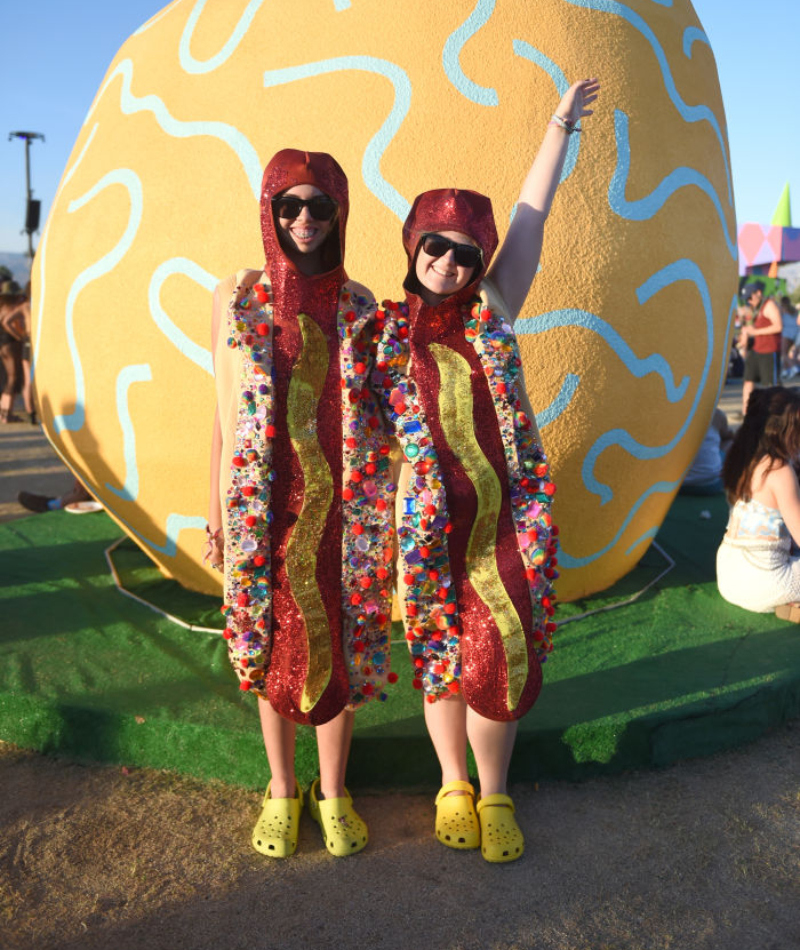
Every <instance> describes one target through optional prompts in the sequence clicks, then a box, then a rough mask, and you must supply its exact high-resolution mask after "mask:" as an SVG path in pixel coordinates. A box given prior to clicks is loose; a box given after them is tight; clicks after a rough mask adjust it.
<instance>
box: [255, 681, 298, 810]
mask: <svg viewBox="0 0 800 950" xmlns="http://www.w3.org/2000/svg"><path fill="white" fill-rule="evenodd" d="M258 714H259V716H260V717H261V734H262V735H263V737H264V747H265V749H266V750H267V761H268V762H269V770H270V772H271V773H272V784H271V787H270V794H271V796H272V798H294V796H295V788H296V786H295V777H294V746H295V732H296V727H295V724H294V723H293V722H291V720H289V719H284V718H283V716H281V715H280V713H277V712H276V711H275V710H274V709H273V708H272V706H271V705H270V704H269V702H268V701H267V700H266V699H262V698H261V697H260V696H259V697H258Z"/></svg>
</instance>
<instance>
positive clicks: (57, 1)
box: [0, 0, 800, 251]
mask: <svg viewBox="0 0 800 950" xmlns="http://www.w3.org/2000/svg"><path fill="white" fill-rule="evenodd" d="M186 2H187V3H188V2H190V0H186ZM296 2H298V3H300V2H302V0H296ZM354 2H372V3H375V2H380V0H354ZM434 2H437V0H434ZM438 2H446V0H438ZM520 2H521V0H520ZM525 2H534V0H525ZM658 2H661V3H665V2H666V0H658ZM671 2H675V3H684V2H687V0H671ZM165 5H166V3H165V2H162V0H120V2H114V0H77V2H67V0H4V2H3V4H2V6H1V7H0V9H1V10H2V22H3V30H2V33H3V40H4V42H3V55H2V59H1V60H0V89H2V105H0V183H2V185H1V187H2V195H1V196H0V251H24V250H25V249H26V248H27V239H26V237H25V235H23V234H21V233H20V229H21V228H22V227H23V224H24V209H25V163H24V151H25V150H24V145H23V143H22V142H21V141H13V142H9V141H8V140H7V135H8V132H11V131H16V130H18V129H23V130H26V131H34V132H43V133H44V134H45V136H46V139H47V140H46V142H45V143H41V142H36V143H35V144H34V145H33V147H32V179H33V188H34V197H36V198H39V199H40V200H41V202H42V224H44V220H45V218H46V215H47V212H48V210H49V208H50V203H51V202H52V200H53V197H54V195H55V192H56V188H57V187H58V182H59V179H60V177H61V173H62V171H63V170H64V167H65V165H66V163H67V159H68V158H69V155H70V153H71V151H72V147H73V145H74V143H75V139H76V138H77V135H78V131H79V129H80V126H81V123H82V122H83V119H84V117H85V115H86V112H87V111H88V108H89V106H90V104H91V102H92V99H93V97H94V94H95V92H96V91H97V89H98V88H99V86H100V83H101V81H102V78H103V76H104V75H105V72H106V69H107V68H108V65H109V63H110V62H111V60H112V59H113V57H114V55H115V54H116V52H117V50H118V49H119V47H120V46H121V45H122V43H123V42H124V41H125V40H126V39H127V37H128V36H129V35H130V34H131V33H132V32H133V31H134V30H135V29H137V28H138V27H139V26H141V24H142V23H144V22H145V20H147V19H149V18H150V17H151V16H152V15H153V14H154V13H157V12H158V10H160V9H161V8H162V7H163V6H165ZM694 7H695V10H696V11H697V14H698V16H699V17H700V20H701V22H702V24H703V27H704V28H705V31H706V33H707V35H708V37H709V39H710V41H711V45H712V48H713V50H714V54H715V56H716V60H717V66H718V69H719V74H720V84H721V87H722V95H723V99H724V102H725V111H726V115H727V120H728V132H729V139H730V147H731V158H732V166H733V181H734V190H735V197H736V207H737V217H738V220H739V222H740V223H742V222H744V221H759V222H763V223H768V222H769V219H770V218H771V217H772V212H773V211H774V209H775V206H776V204H777V202H778V198H779V197H780V193H781V190H782V189H783V185H784V183H785V182H787V181H788V182H789V183H790V187H791V190H792V194H793V200H794V205H795V209H794V221H793V222H792V223H793V224H794V225H795V226H800V112H799V111H798V108H797V98H796V86H797V80H796V73H797V68H798V67H797V56H796V53H790V52H786V53H784V54H782V53H781V52H780V50H781V49H782V48H785V49H786V50H787V51H788V50H793V49H795V47H796V41H797V39H798V37H800V0H760V2H759V3H757V4H753V3H751V2H749V0H695V3H694ZM37 240H38V237H37V238H35V239H34V243H36V241H37Z"/></svg>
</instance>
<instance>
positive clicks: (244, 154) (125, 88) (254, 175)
mask: <svg viewBox="0 0 800 950" xmlns="http://www.w3.org/2000/svg"><path fill="white" fill-rule="evenodd" d="M117 76H122V91H121V92H120V98H119V107H120V109H121V110H122V112H123V113H124V114H125V115H132V114H133V113H135V112H152V113H153V117H154V118H155V120H156V122H158V124H159V125H160V126H161V128H162V129H163V130H164V131H165V132H166V133H167V135H171V136H173V138H178V139H186V138H192V137H193V136H195V135H207V136H208V137H209V138H215V139H219V141H220V142H224V143H225V145H227V146H228V147H229V148H230V149H232V150H233V152H234V154H235V155H236V157H237V158H238V159H239V161H240V162H241V163H242V168H243V169H244V173H245V175H246V176H247V180H248V181H249V183H250V188H251V189H252V192H253V195H254V196H255V198H256V199H258V197H259V195H260V194H261V172H262V168H261V161H260V159H259V157H258V153H257V152H256V150H255V149H254V148H253V146H252V145H251V144H250V141H249V140H248V139H247V137H246V136H244V135H242V133H241V132H240V131H239V130H238V129H236V128H234V126H232V125H228V124H227V123H226V122H205V121H203V122H183V121H182V120H181V119H176V118H175V117H174V116H173V115H171V114H170V112H169V110H168V109H167V107H166V106H165V105H164V103H163V102H162V100H161V99H159V98H158V96H154V95H148V96H141V97H138V96H134V95H133V93H132V92H131V79H132V78H133V63H132V62H131V61H130V60H129V59H124V60H123V61H122V62H121V63H119V65H118V66H117V68H116V69H115V70H114V71H113V72H112V73H111V75H110V76H109V77H108V79H107V80H106V81H105V83H104V84H103V87H102V89H101V90H100V92H99V93H98V94H97V98H96V99H95V101H94V103H93V105H92V108H91V109H90V110H89V115H91V114H92V112H93V111H94V109H95V108H96V107H97V103H98V102H99V101H100V98H101V96H102V95H103V93H104V92H105V91H106V89H107V88H108V85H109V83H111V82H113V81H114V79H116V77H117ZM86 118H87V119H88V118H89V116H88V115H87V117H86Z"/></svg>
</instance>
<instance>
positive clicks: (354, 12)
mask: <svg viewBox="0 0 800 950" xmlns="http://www.w3.org/2000/svg"><path fill="white" fill-rule="evenodd" d="M289 37H296V38H297V39H298V40H299V41H300V42H297V43H293V42H286V40H287V38H289ZM277 38H281V39H282V42H277V41H276V39H277ZM588 75H596V76H599V77H600V78H601V80H602V82H603V96H602V103H601V105H600V107H599V109H598V112H597V114H596V115H595V117H594V118H593V120H592V123H591V128H588V127H587V130H586V132H585V133H584V134H583V135H575V136H573V137H572V139H571V142H570V151H569V155H568V159H567V163H566V167H565V169H564V173H563V183H562V185H561V187H560V188H559V191H558V195H557V197H556V201H555V205H554V208H553V212H552V214H551V216H550V219H549V222H548V225H547V233H546V237H545V247H544V255H543V258H542V264H541V271H540V273H539V275H538V277H537V279H536V281H535V282H534V287H533V290H532V292H531V294H530V296H529V298H528V300H527V302H526V305H525V308H524V310H523V316H522V317H521V319H520V320H519V321H518V323H517V327H516V329H517V334H518V336H519V339H520V345H521V350H522V359H523V365H524V371H525V377H526V381H527V388H528V391H529V394H530V397H531V401H532V404H533V407H534V409H535V411H536V414H537V416H538V419H539V424H540V427H541V430H542V435H543V439H544V443H545V448H546V450H547V453H548V455H549V457H550V459H551V461H552V467H553V473H554V479H555V482H556V483H557V485H558V495H557V496H556V501H555V509H554V510H555V516H556V520H557V522H558V523H559V524H560V527H561V542H562V554H561V557H560V568H559V570H560V571H561V578H560V580H559V595H560V597H561V598H562V599H571V598H575V597H578V596H580V595H582V594H585V593H588V592H592V591H596V590H601V589H603V588H605V587H607V586H608V585H610V584H612V583H613V582H614V581H615V580H617V579H618V578H619V577H621V576H623V575H624V574H625V573H627V572H628V571H629V570H630V569H631V568H632V567H634V566H635V565H636V563H637V562H638V560H639V559H640V558H641V556H642V554H643V553H644V552H645V551H646V550H647V548H648V546H649V545H650V543H651V541H652V539H653V537H654V536H655V534H656V532H657V531H658V528H659V525H660V524H661V522H662V519H663V518H664V515H665V513H666V512H667V510H668V508H669V506H670V503H671V501H672V498H673V496H674V494H675V492H676V491H677V489H678V486H679V485H680V483H681V480H682V477H683V474H684V472H685V471H686V469H687V467H688V466H689V464H690V462H691V460H692V458H693V456H694V454H695V451H696V449H697V447H698V445H699V444H700V441H701V439H702V437H703V434H704V432H705V430H706V427H707V423H708V419H709V418H710V416H711V413H712V410H713V408H714V406H715V405H716V403H717V399H718V395H719V391H720V387H721V385H722V383H723V380H724V374H725V366H726V356H727V352H728V350H729V348H730V347H729V338H730V332H731V319H732V314H733V312H734V307H735V303H736V260H737V243H736V234H735V216H734V208H733V198H732V186H731V170H730V162H729V158H728V145H727V141H726V135H725V127H726V126H725V118H724V112H723V107H722V101H721V97H720V90H719V83H718V79H717V70H716V65H715V62H714V57H713V54H712V52H711V49H710V47H709V43H708V39H707V37H706V36H705V34H704V33H703V30H702V27H701V25H700V23H699V21H698V19H697V16H696V14H695V13H694V11H693V9H692V6H691V4H690V3H689V2H685V3H681V4H672V3H671V2H665V0H628V2H618V0H537V2H536V3H519V2H517V0H452V2H449V3H446V4H431V3H428V2H423V0H380V2H376V0H317V2H315V3H313V4H312V3H310V2H298V0H270V2H269V3H267V2H265V0H250V2H247V3H245V2H244V0H240V2H235V3H234V2H231V0H176V2H174V3H172V4H170V5H169V6H167V7H165V8H164V9H163V10H162V11H161V12H160V13H158V14H157V15H156V16H154V17H153V18H152V19H151V20H149V21H148V22H147V23H145V24H144V25H143V26H142V27H141V28H140V29H139V30H137V31H136V33H134V34H133V35H132V36H131V37H130V38H129V39H128V40H127V41H126V42H125V44H124V45H123V46H122V48H121V49H120V51H119V52H118V54H117V56H116V57H115V58H114V60H113V61H112V63H111V65H110V67H109V70H108V73H107V75H106V76H105V78H104V80H103V82H102V84H101V86H100V88H99V90H98V91H97V94H96V96H95V99H94V101H93V102H92V103H91V105H90V107H89V109H88V114H87V116H86V120H85V123H84V125H83V127H82V129H81V131H80V133H79V135H78V139H77V141H76V143H75V147H74V151H73V153H72V155H71V157H70V159H69V163H68V165H67V168H66V169H65V171H64V175H63V178H62V181H61V184H60V187H59V189H58V193H57V195H56V197H55V200H54V203H53V207H52V210H51V213H50V216H49V220H48V222H47V226H46V229H45V231H44V234H43V237H42V241H41V243H40V247H39V252H38V255H37V259H36V261H35V266H34V270H33V283H34V307H33V310H34V334H33V337H34V345H35V375H36V383H37V387H38V391H39V394H40V398H41V402H42V410H43V412H42V415H43V421H44V424H45V428H46V431H47V433H48V436H49V438H50V439H51V441H52V443H53V445H54V446H55V447H56V449H57V450H58V452H59V453H60V455H61V456H62V457H63V458H64V459H65V461H66V462H67V463H68V464H69V465H70V466H71V467H72V468H73V469H74V470H75V472H76V473H77V474H78V475H79V476H80V477H81V478H82V479H83V480H84V481H85V482H86V483H87V484H88V485H89V486H90V487H91V489H92V491H93V492H94V493H95V494H96V495H97V497H98V498H99V499H100V500H101V501H102V502H103V504H104V505H105V506H106V508H107V510H108V511H109V513H110V514H111V516H112V517H113V518H115V519H116V520H117V522H118V523H119V524H120V526H121V527H122V528H123V529H124V530H125V531H126V532H127V533H128V534H129V535H130V536H131V537H132V538H133V539H134V540H135V541H136V542H137V543H138V544H139V545H140V546H141V547H142V549H143V550H144V551H145V552H147V554H148V555H149V556H150V557H151V558H153V560H154V561H155V562H156V563H157V564H158V565H159V566H160V567H161V569H162V570H163V571H164V572H165V573H167V574H169V575H171V576H173V577H175V578H177V579H178V580H179V581H180V582H181V583H183V584H185V585H186V586H188V587H192V588H196V589H201V590H206V591H218V590H219V586H218V585H219V581H218V578H217V577H216V576H214V575H213V574H212V573H211V572H210V571H207V570H206V569H205V568H204V567H202V566H201V564H200V560H199V556H198V554H199V551H200V548H201V545H202V541H203V537H204V535H203V530H204V525H205V522H206V514H207V510H208V458H209V439H210V433H211V422H212V416H213V411H214V385H213V380H212V365H211V354H210V342H209V315H210V309H211V294H212V292H213V289H214V287H215V285H216V283H217V282H218V281H219V280H221V279H222V278H224V277H226V276H227V275H229V274H232V273H234V272H236V270H237V269H239V268H241V267H243V266H255V267H260V266H261V263H262V249H261V236H260V230H259V215H258V201H259V189H260V181H261V172H262V169H263V166H264V164H265V163H266V161H267V160H268V159H269V157H270V156H271V155H272V154H273V153H274V152H275V151H276V150H277V149H279V148H283V147H286V146H293V147H300V148H304V149H309V150H317V151H327V152H330V153H331V154H333V155H334V156H336V158H337V159H338V160H339V162H340V163H341V164H342V166H343V167H344V168H345V170H346V172H347V174H348V176H349V179H350V188H351V191H350V199H351V200H350V228H349V234H348V251H347V262H346V264H347V270H348V272H349V273H350V274H351V275H352V276H353V277H354V278H356V279H358V280H360V281H362V282H364V283H365V284H367V286H369V287H371V288H372V289H373V290H374V292H375V294H376V296H377V297H378V299H379V300H380V299H382V298H384V297H396V296H397V294H398V292H399V290H400V284H401V281H402V277H403V274H404V267H405V255H404V253H403V248H402V244H401V223H402V221H403V219H404V218H405V216H406V213H407V211H408V209H409V207H410V204H411V202H412V201H413V199H414V197H415V195H417V194H418V193H419V192H421V191H423V190H425V189H428V188H437V187H446V186H455V187H465V188H473V189H476V190H478V191H481V192H483V193H486V194H488V195H490V196H491V197H492V200H493V203H494V208H495V214H496V217H497V221H498V226H499V230H500V232H501V235H500V236H501V239H502V236H503V234H504V232H505V229H506V227H507V225H508V222H509V220H510V219H511V217H512V215H513V214H514V205H515V201H516V198H517V191H518V188H519V184H520V181H521V179H522V176H523V174H524V173H525V171H526V169H527V167H528V165H529V162H530V159H531V156H532V154H533V153H534V152H535V150H536V148H537V147H538V144H539V142H540V141H541V137H542V135H543V133H544V130H545V128H546V125H547V122H548V120H549V118H550V116H551V114H552V112H553V110H554V108H555V106H556V104H557V102H558V101H559V98H560V96H561V94H562V93H563V92H564V90H565V89H566V88H567V86H568V84H569V83H570V82H571V81H574V80H576V79H579V78H581V77H584V76H588Z"/></svg>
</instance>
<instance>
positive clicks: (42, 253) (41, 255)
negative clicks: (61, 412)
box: [31, 122, 98, 382]
mask: <svg viewBox="0 0 800 950" xmlns="http://www.w3.org/2000/svg"><path fill="white" fill-rule="evenodd" d="M97 126H98V123H97V122H95V124H94V125H93V126H92V131H91V132H90V133H89V137H88V138H87V139H86V141H85V142H84V144H83V148H82V149H81V151H80V154H79V155H78V157H77V158H76V159H75V161H74V162H73V164H72V166H71V168H70V169H69V171H68V172H67V173H66V174H65V175H64V179H63V181H62V182H61V184H60V185H59V186H58V191H57V192H56V194H55V197H54V198H53V203H52V205H51V206H50V214H49V216H48V218H47V225H46V226H45V229H44V233H43V234H42V240H41V241H40V242H39V248H38V250H37V252H36V260H37V261H38V262H39V311H38V313H37V316H36V342H35V343H34V345H33V353H32V354H31V356H32V359H31V382H33V380H34V379H35V378H36V362H37V359H38V356H39V344H40V343H41V339H42V323H43V317H44V295H45V274H46V272H47V268H46V267H45V257H46V254H47V238H48V235H49V234H50V222H51V221H52V220H53V209H54V208H55V206H56V202H57V201H58V199H59V198H60V197H61V192H62V191H63V190H64V188H65V187H66V185H67V182H68V181H69V180H70V179H71V178H72V176H73V175H74V174H75V172H76V171H77V170H78V166H79V165H80V163H81V162H82V161H83V156H84V155H85V154H86V151H87V149H88V148H89V146H90V145H91V144H92V139H93V138H94V136H95V133H96V132H97Z"/></svg>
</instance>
